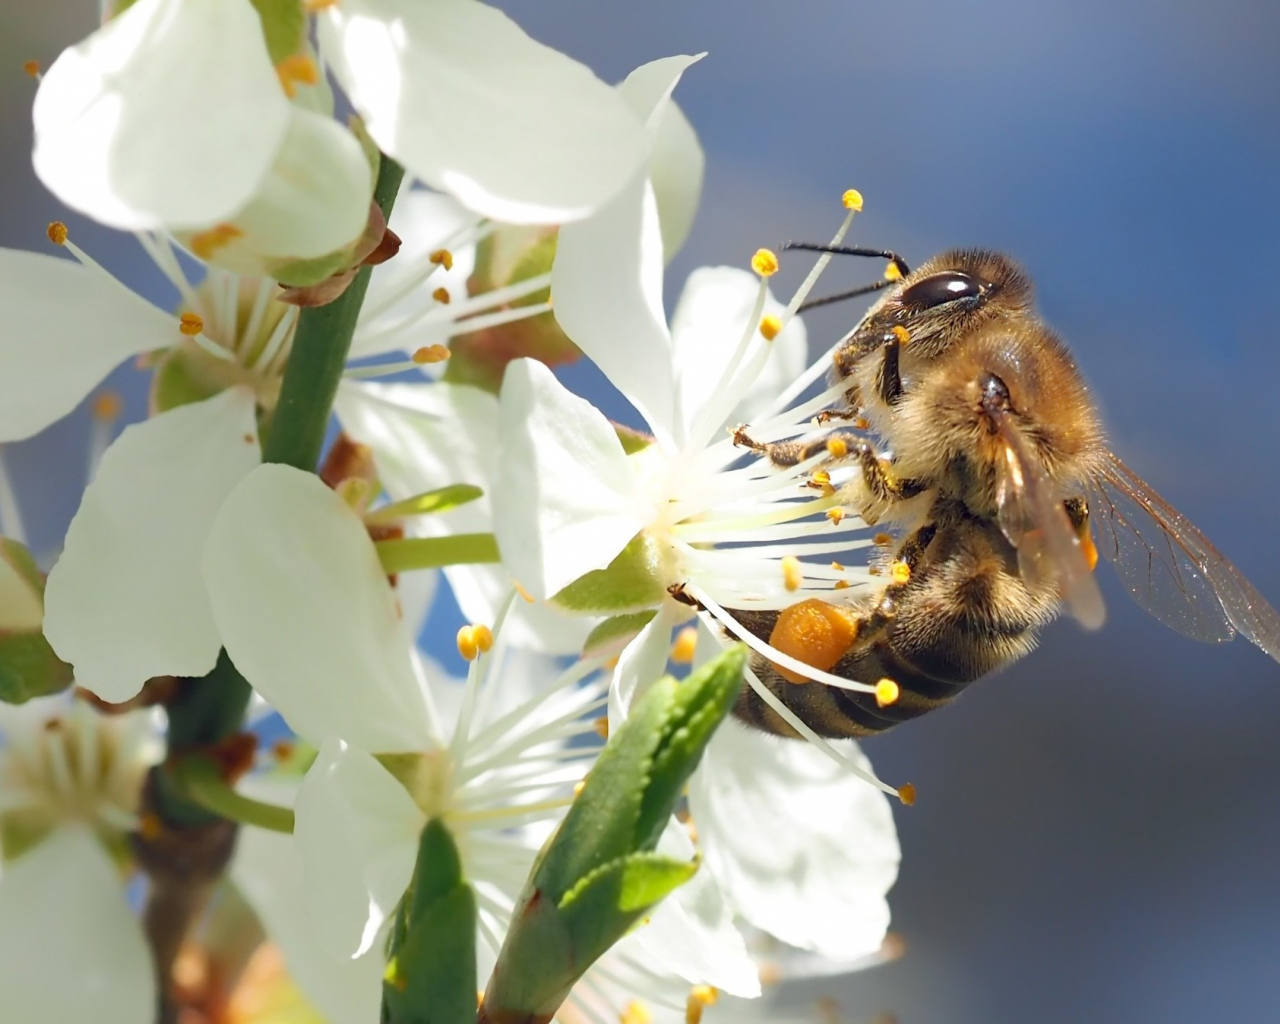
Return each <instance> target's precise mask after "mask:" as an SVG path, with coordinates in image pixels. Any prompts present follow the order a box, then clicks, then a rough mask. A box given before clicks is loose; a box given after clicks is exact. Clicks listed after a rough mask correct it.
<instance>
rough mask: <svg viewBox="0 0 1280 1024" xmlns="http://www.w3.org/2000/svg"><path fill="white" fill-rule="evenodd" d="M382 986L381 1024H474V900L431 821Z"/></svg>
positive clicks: (454, 852) (444, 831) (442, 833)
mask: <svg viewBox="0 0 1280 1024" xmlns="http://www.w3.org/2000/svg"><path fill="white" fill-rule="evenodd" d="M393 947H394V948H393V950H392V956H391V959H390V962H389V963H388V964H387V970H386V974H385V975H384V978H383V985H382V1005H383V1014H382V1019H383V1021H384V1022H385V1024H474V1021H475V1016H476V897H475V892H474V891H473V890H472V889H471V886H469V885H468V884H467V883H466V882H465V881H464V880H463V877H462V860H461V858H460V857H459V855H458V848H457V846H456V845H455V843H454V841H453V836H452V835H451V834H450V833H449V830H448V828H446V827H445V825H444V822H443V821H441V820H440V819H439V818H432V819H431V820H430V821H428V822H427V824H426V827H425V828H423V830H422V835H421V837H420V838H419V840H418V860H417V865H416V866H415V868H414V873H413V882H412V883H411V885H410V887H409V891H408V892H407V893H406V894H405V897H404V900H403V901H402V902H401V905H400V909H399V911H398V914H397V919H396V926H395V935H394V938H393Z"/></svg>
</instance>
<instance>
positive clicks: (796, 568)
mask: <svg viewBox="0 0 1280 1024" xmlns="http://www.w3.org/2000/svg"><path fill="white" fill-rule="evenodd" d="M803 583H804V571H803V570H802V569H801V568H800V559H798V558H796V557H795V556H794V555H787V557H786V558H784V559H783V560H782V585H783V586H784V587H786V588H787V589H788V590H791V591H795V590H799V589H800V586H801V584H803Z"/></svg>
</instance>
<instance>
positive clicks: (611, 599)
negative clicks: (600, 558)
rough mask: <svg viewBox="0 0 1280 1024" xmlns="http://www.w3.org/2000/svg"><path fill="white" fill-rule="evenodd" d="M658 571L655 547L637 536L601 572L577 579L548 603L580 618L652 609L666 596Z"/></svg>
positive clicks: (647, 539)
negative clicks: (576, 613)
mask: <svg viewBox="0 0 1280 1024" xmlns="http://www.w3.org/2000/svg"><path fill="white" fill-rule="evenodd" d="M661 569H662V564H661V559H660V557H659V552H658V549H657V547H656V545H654V543H653V541H651V540H650V539H649V538H648V537H646V536H645V535H644V534H643V533H641V534H638V535H636V536H635V537H633V538H632V539H631V541H630V543H628V544H627V546H626V547H625V548H623V549H622V550H621V551H620V552H618V554H617V556H616V557H615V558H614V560H613V561H612V562H610V563H609V564H608V565H607V566H605V567H604V568H603V569H595V570H593V571H592V572H589V573H587V574H586V575H585V576H580V577H579V578H578V579H576V580H574V581H573V582H572V583H570V584H569V585H568V586H567V587H565V588H564V589H563V590H561V591H560V592H559V593H557V594H555V595H554V596H553V597H552V598H551V600H552V602H553V603H554V604H556V605H559V606H560V607H561V608H563V609H564V610H565V611H568V612H578V613H579V614H584V615H616V614H619V613H623V612H631V611H638V610H640V609H642V608H654V607H656V606H657V605H659V604H661V603H662V601H663V599H664V598H665V597H666V596H667V588H666V586H665V585H664V584H663V582H662V580H663V576H664V574H663V573H662V571H661Z"/></svg>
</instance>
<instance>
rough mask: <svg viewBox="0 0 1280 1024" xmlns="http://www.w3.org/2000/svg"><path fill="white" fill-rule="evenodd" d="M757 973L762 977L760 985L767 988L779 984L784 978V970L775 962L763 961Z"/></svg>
mask: <svg viewBox="0 0 1280 1024" xmlns="http://www.w3.org/2000/svg"><path fill="white" fill-rule="evenodd" d="M756 973H757V974H759V975H760V984H761V985H766V986H767V985H776V984H778V982H780V981H781V980H782V977H783V975H782V968H781V967H779V966H778V964H777V963H776V962H775V961H773V960H762V961H761V962H760V966H759V967H758V968H756Z"/></svg>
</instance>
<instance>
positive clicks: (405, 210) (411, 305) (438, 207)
mask: <svg viewBox="0 0 1280 1024" xmlns="http://www.w3.org/2000/svg"><path fill="white" fill-rule="evenodd" d="M478 219H479V218H477V217H476V215H475V214H474V213H471V212H469V211H468V210H465V209H463V208H462V207H461V206H459V205H458V203H457V202H456V201H455V200H454V199H453V198H452V197H451V196H447V195H445V194H443V193H441V192H428V191H427V190H426V189H422V188H406V189H404V190H402V191H401V193H400V196H399V198H397V199H396V205H395V208H394V209H393V210H392V212H391V229H392V230H393V231H394V232H395V233H396V234H397V235H399V236H400V251H399V252H398V253H397V254H396V257H395V259H392V260H388V261H387V262H386V263H380V264H379V265H378V266H376V267H374V268H373V275H372V277H371V278H370V280H369V292H368V294H367V295H366V296H365V300H364V305H363V306H362V307H361V310H360V324H359V327H358V328H357V329H356V334H355V337H354V338H353V339H352V342H351V353H350V355H351V358H352V359H358V358H360V357H362V356H371V355H377V354H378V353H380V352H386V351H390V350H392V349H393V348H395V347H397V346H399V347H403V346H404V343H405V335H399V334H389V333H387V332H388V331H389V330H390V329H392V328H394V327H396V326H397V325H401V324H407V323H411V322H413V321H415V320H417V319H418V318H419V317H420V316H421V315H422V314H424V313H426V312H427V311H428V310H432V309H438V308H439V305H440V304H439V302H437V301H436V299H435V298H433V297H432V294H431V293H432V292H433V291H435V290H436V289H437V288H443V289H445V290H446V291H447V292H448V293H449V294H450V295H452V296H455V297H459V296H464V295H466V294H467V279H468V278H469V277H470V276H471V272H472V270H474V269H475V263H476V250H475V246H474V245H470V244H467V245H462V246H458V245H452V244H451V245H450V248H449V252H450V254H451V255H452V256H453V266H452V267H451V268H449V269H447V270H446V269H445V268H444V267H443V266H437V267H436V268H435V269H434V271H433V272H432V274H431V276H430V278H428V281H429V282H430V283H429V284H428V283H423V284H421V285H418V286H416V287H411V288H408V289H407V294H404V292H406V285H408V284H409V283H410V282H411V281H415V280H417V279H418V278H419V277H420V274H421V268H422V266H423V263H424V261H425V260H426V259H427V257H428V256H429V255H430V254H431V253H433V252H435V251H436V250H437V249H440V248H442V247H444V246H445V245H446V243H452V242H453V240H454V239H455V238H457V237H459V236H460V235H461V236H462V237H466V236H467V235H468V234H470V232H469V231H468V230H467V229H468V228H473V227H474V225H475V224H476V222H477V221H478ZM452 328H453V325H452V322H451V321H441V322H439V323H438V324H430V325H428V324H423V325H422V326H420V327H417V328H414V329H413V333H412V334H411V335H408V336H410V337H412V338H413V344H414V345H428V344H431V343H432V342H437V341H438V342H444V341H446V340H447V339H448V336H449V334H450V333H451V332H452Z"/></svg>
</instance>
